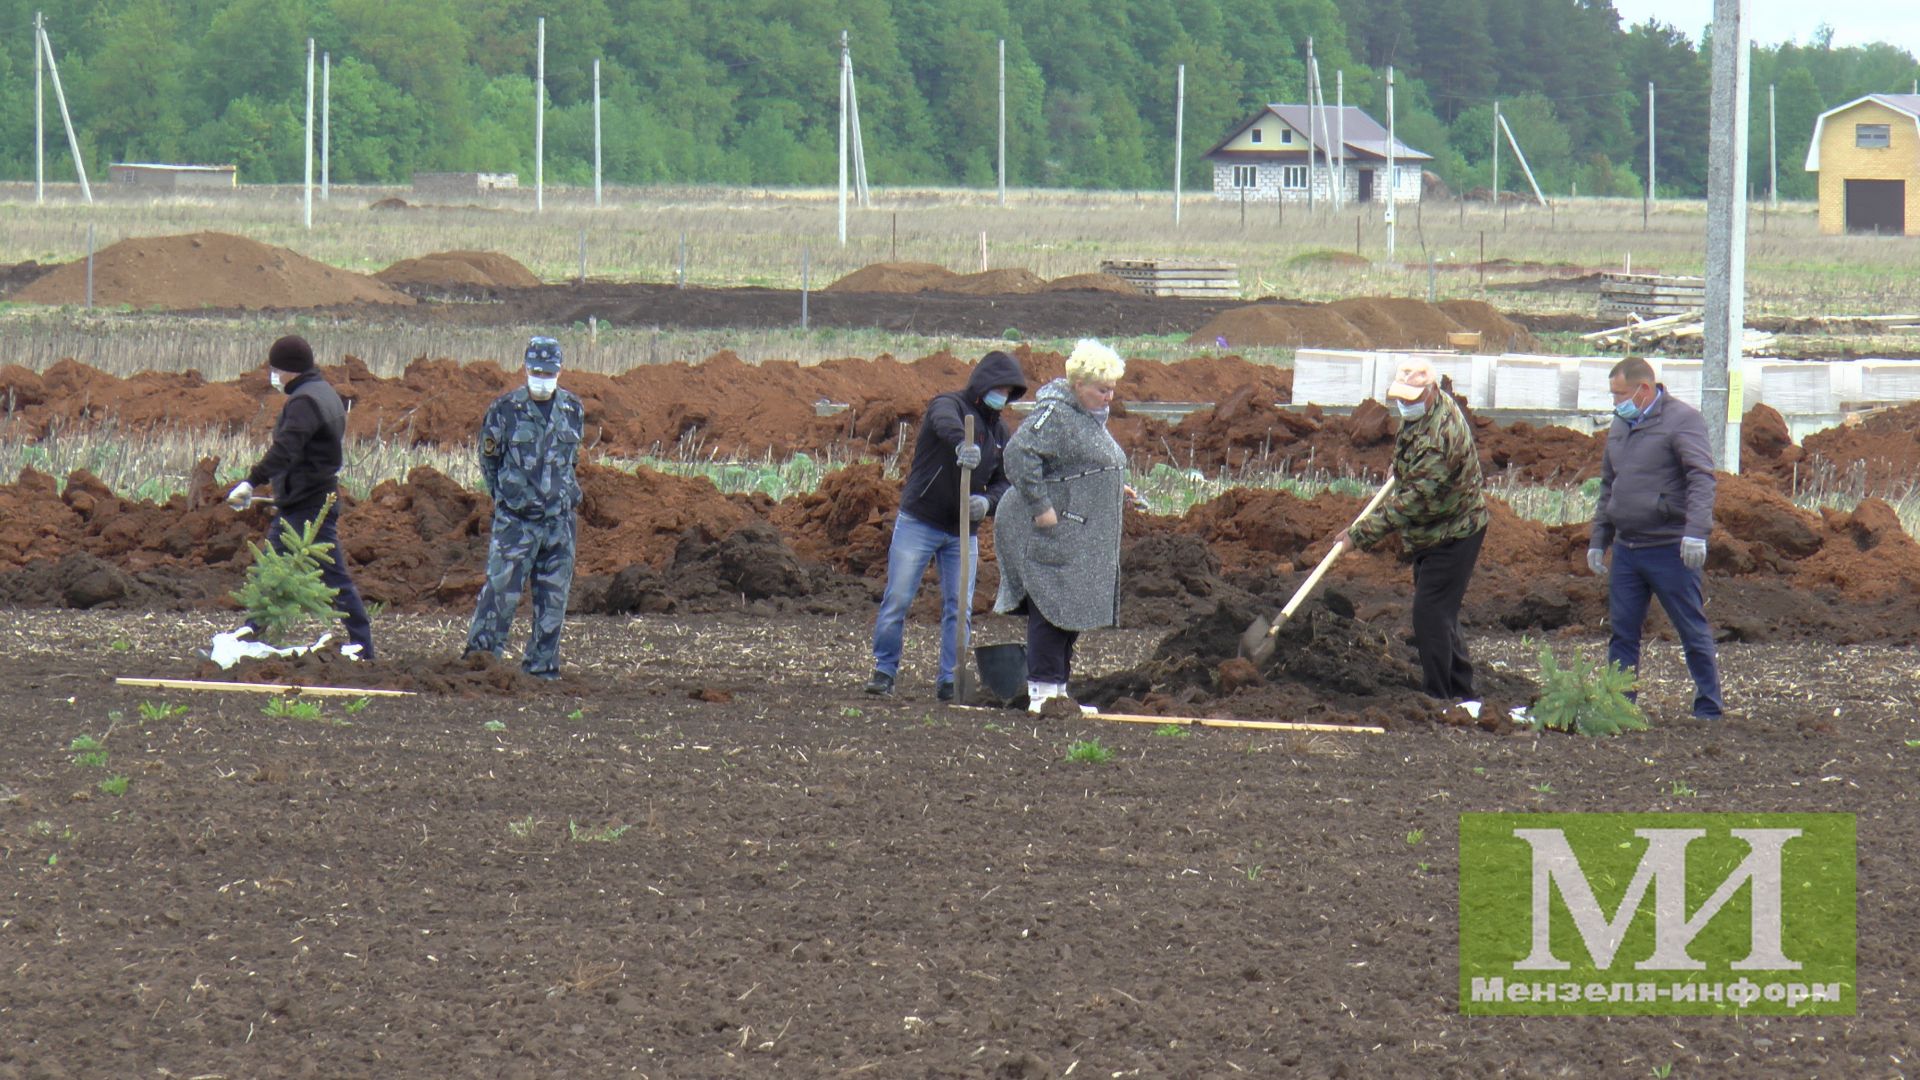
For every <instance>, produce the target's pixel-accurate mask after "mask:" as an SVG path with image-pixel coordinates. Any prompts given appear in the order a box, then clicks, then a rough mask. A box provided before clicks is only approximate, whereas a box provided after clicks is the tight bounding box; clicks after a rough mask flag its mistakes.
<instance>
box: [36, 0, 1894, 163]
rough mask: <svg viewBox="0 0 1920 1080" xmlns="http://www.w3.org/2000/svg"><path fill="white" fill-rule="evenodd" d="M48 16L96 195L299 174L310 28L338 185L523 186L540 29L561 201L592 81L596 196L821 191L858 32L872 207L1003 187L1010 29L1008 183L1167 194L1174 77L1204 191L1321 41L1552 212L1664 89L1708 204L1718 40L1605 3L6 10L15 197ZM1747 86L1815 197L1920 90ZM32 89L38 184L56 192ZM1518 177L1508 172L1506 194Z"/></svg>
mask: <svg viewBox="0 0 1920 1080" xmlns="http://www.w3.org/2000/svg"><path fill="white" fill-rule="evenodd" d="M36 4H38V6H41V7H45V8H48V9H49V10H48V11H47V18H48V31H49V34H50V35H51V37H52V41H53V45H54V50H55V56H56V58H57V60H58V62H59V68H60V75H61V79H62V82H63V84H64V87H65V90H66V93H67V98H68V103H69V105H70V107H71V111H72V115H73V119H74V122H75V126H76V127H77V128H78V129H79V137H80V144H81V152H82V154H83V155H84V157H85V159H86V161H87V164H88V167H89V170H90V173H91V174H92V175H101V174H102V173H103V172H104V169H105V166H106V164H107V163H109V162H112V161H151V160H158V161H170V162H196V163H233V164H237V165H238V166H239V169H240V177H241V180H242V182H249V183H267V182H287V181H296V180H298V179H299V177H300V175H301V171H302V168H303V159H302V150H301V131H302V125H303V122H304V115H305V62H306V46H305V42H306V39H307V38H309V37H312V38H314V39H316V41H317V42H318V45H319V48H320V49H321V50H324V51H326V52H328V53H330V54H331V56H332V94H331V112H332V176H333V177H334V178H335V179H337V180H340V181H342V182H394V181H405V180H406V179H407V177H408V176H410V175H411V173H412V172H413V171H414V170H415V169H477V170H485V171H503V172H518V173H520V174H521V175H522V176H523V177H525V178H527V179H529V180H530V179H531V177H532V173H533V168H532V163H533V154H534V136H533V112H534V54H535V47H534V43H535V19H536V17H537V16H541V15H544V16H546V17H547V68H546V70H547V84H548V93H549V99H550V101H549V106H548V114H547V130H546V155H547V161H546V175H547V177H548V178H549V180H550V181H553V182H558V183H586V182H590V181H591V179H592V168H593V165H592V138H593V134H592V132H593V128H592V123H593V121H592V110H593V104H592V101H593V90H592V64H593V61H595V60H596V59H598V60H600V61H601V91H602V100H603V132H604V135H603V139H604V161H605V170H606V176H607V178H608V180H609V181H611V182H616V183H661V182H669V183H726V184H755V185H797V184H805V185H818V184H823V183H828V182H831V180H832V179H833V178H834V177H835V176H836V175H837V172H836V150H835V146H836V143H835V140H836V136H837V131H838V112H837V108H838V106H837V101H838V97H837V94H838V77H837V68H836V64H837V56H838V49H839V39H840V33H841V31H842V30H843V29H845V30H849V31H851V41H852V50H853V61H854V67H855V70H856V75H857V78H858V81H859V96H860V109H861V118H862V122H863V132H864V143H865V147H866V157H867V161H868V169H869V174H870V176H871V178H872V182H873V183H875V184H934V185H969V186H982V187H984V186H988V185H990V184H992V183H993V179H994V170H995V141H996V127H997V121H996V109H997V90H996V79H997V42H998V41H999V40H1000V39H1003V38H1004V39H1005V41H1006V65H1007V83H1008V108H1007V128H1008V130H1007V153H1008V169H1009V182H1010V183H1011V184H1014V185H1015V186H1044V187H1077V188H1112V189H1153V188H1167V187H1171V185H1172V175H1173V139H1172V134H1173V130H1174V124H1173V113H1174V107H1175V105H1174V101H1175V88H1174V84H1175V69H1176V66H1177V65H1180V64H1185V65H1186V70H1187V81H1186V126H1185V152H1186V153H1185V160H1186V166H1185V167H1186V174H1187V175H1186V181H1187V183H1188V184H1189V185H1202V186H1205V185H1207V184H1208V183H1209V179H1208V178H1209V176H1210V173H1209V167H1208V166H1207V165H1206V164H1205V163H1204V162H1203V161H1201V160H1200V157H1201V155H1202V154H1203V153H1205V151H1206V150H1207V149H1209V148H1210V147H1211V146H1212V145H1213V144H1214V143H1215V142H1216V141H1217V140H1218V139H1219V138H1220V137H1221V136H1222V135H1224V134H1225V133H1226V132H1227V131H1228V129H1229V128H1230V127H1231V126H1232V125H1233V124H1234V123H1236V122H1237V121H1239V120H1241V119H1243V118H1245V117H1247V116H1249V115H1251V114H1252V113H1253V112H1254V111H1255V110H1256V109H1258V108H1259V107H1260V105H1262V104H1263V103H1266V102H1284V101H1300V100H1304V98H1305V88H1306V63H1305V61H1306V52H1307V41H1308V39H1309V38H1311V39H1312V40H1313V43H1314V52H1315V54H1316V55H1317V56H1318V57H1319V60H1320V69H1321V72H1322V76H1323V79H1324V81H1325V83H1326V86H1327V88H1328V89H1327V93H1328V100H1329V103H1331V101H1332V99H1333V88H1334V86H1335V73H1336V72H1344V73H1345V80H1346V95H1347V100H1348V102H1349V103H1351V104H1358V105H1361V106H1364V107H1367V108H1368V109H1370V110H1372V111H1374V112H1375V114H1376V115H1379V116H1381V117H1382V119H1384V96H1385V89H1386V88H1385V82H1386V71H1387V68H1388V67H1389V66H1390V65H1391V66H1392V67H1394V68H1395V69H1396V97H1395V104H1396V113H1397V116H1398V122H1399V131H1400V134H1401V137H1402V139H1403V140H1404V141H1406V142H1408V143H1410V144H1412V145H1413V146H1415V147H1417V148H1419V149H1421V150H1425V151H1426V152H1428V153H1430V154H1433V155H1434V157H1435V162H1434V165H1433V169H1434V171H1436V172H1437V173H1439V174H1440V176H1441V177H1442V178H1443V179H1444V180H1445V181H1446V182H1447V183H1448V184H1450V185H1452V186H1453V187H1455V188H1456V189H1464V188H1471V187H1482V186H1485V185H1486V184H1487V183H1488V180H1489V173H1490V168H1489V158H1490V156H1491V153H1492V149H1493V127H1494V125H1493V119H1492V113H1493V103H1494V102H1495V101H1496V100H1497V101H1499V102H1500V109H1501V112H1502V113H1503V114H1504V115H1505V116H1506V117H1507V120H1508V123H1509V124H1510V125H1511V126H1512V128H1513V130H1514V133H1515V135H1516V136H1517V137H1518V138H1519V140H1520V143H1521V146H1522V148H1523V149H1524V150H1525V152H1526V155H1527V157H1528V159H1529V162H1530V163H1531V164H1532V166H1533V169H1534V172H1535V174H1536V176H1537V177H1538V179H1539V181H1540V184H1541V185H1542V187H1543V188H1545V189H1546V190H1547V191H1548V192H1549V193H1553V194H1564V193H1567V192H1568V191H1570V190H1571V189H1573V188H1574V187H1575V186H1576V185H1577V187H1578V190H1579V192H1580V193H1582V194H1595V195H1637V194H1640V193H1641V192H1642V190H1643V179H1644V176H1645V172H1646V138H1647V131H1646V126H1647V125H1646V115H1647V100H1646V99H1647V85H1648V84H1649V83H1652V84H1654V86H1655V87H1656V88H1657V91H1656V103H1657V108H1656V110H1655V115H1656V117H1657V139H1656V143H1655V145H1656V148H1657V152H1658V156H1659V160H1658V172H1657V176H1658V181H1659V185H1660V193H1661V194H1663V195H1679V196H1692V195H1699V194H1701V193H1703V191H1704V189H1705V184H1706V149H1707V130H1706V129H1707V114H1708V82H1709V72H1708V69H1709V62H1708V60H1709V58H1708V55H1707V49H1708V48H1709V46H1706V45H1701V46H1696V45H1695V43H1694V42H1693V41H1692V40H1690V32H1693V31H1697V29H1698V28H1676V27H1673V26H1669V25H1665V24H1661V23H1658V22H1651V21H1650V22H1648V23H1646V24H1643V25H1636V26H1626V25H1622V23H1621V20H1620V17H1619V15H1618V14H1617V13H1616V12H1615V11H1614V9H1613V6H1612V3H1611V2H1610V0H1346V2H1345V3H1336V2H1335V0H1025V2H1018V3H1016V2H1013V0H722V2H718V3H715V2H702V0H541V2H539V3H534V2H531V0H67V2H64V3H61V4H47V3H45V0H0V28H4V32H0V41H4V42H5V43H6V45H5V47H4V51H3V52H0V176H4V177H7V178H11V179H16V180H17V179H30V178H31V177H32V175H33V146H32V139H33V67H34V65H33V52H32V50H31V49H30V48H29V46H28V43H29V42H30V41H31V40H32V39H31V31H30V28H31V26H32V21H33V14H34V10H35V7H36ZM1695 36H1699V35H1697V34H1696V35H1695ZM1752 70H1753V114H1752V115H1753V123H1752V131H1753V136H1754V137H1753V143H1752V148H1753V149H1752V160H1751V162H1750V170H1749V175H1750V177H1751V178H1752V183H1753V185H1754V188H1755V190H1756V191H1758V192H1764V191H1765V185H1766V182H1767V176H1768V172H1767V160H1768V159H1767V153H1768V145H1767V132H1768V112H1767V108H1768V105H1767V90H1768V87H1769V86H1772V87H1774V90H1775V94H1776V100H1777V102H1778V114H1777V130H1778V132H1779V148H1778V153H1779V162H1780V184H1781V194H1782V195H1783V196H1787V197H1798V196H1806V195H1809V194H1810V193H1811V191H1812V178H1811V177H1810V176H1809V175H1808V174H1807V173H1805V172H1804V171H1803V168H1802V166H1803V163H1804V160H1805V155H1806V147H1807V141H1808V138H1809V136H1810V135H1811V132H1812V125H1813V120H1814V117H1816V116H1817V115H1818V114H1819V113H1820V112H1821V111H1823V110H1825V109H1827V108H1829V107H1831V106H1833V105H1836V104H1840V103H1843V102H1845V101H1849V100H1852V99H1853V98H1855V97H1858V96H1860V95H1862V94H1866V93H1872V92H1904V91H1907V90H1908V89H1909V88H1910V87H1911V86H1912V84H1913V82H1914V80H1915V79H1916V78H1920V64H1917V63H1916V61H1915V59H1914V57H1913V55H1912V54H1910V53H1908V52H1906V51H1905V50H1902V49H1898V48H1895V47H1893V46H1890V45H1881V44H1876V45H1869V46H1865V47H1849V48H1835V47H1833V46H1832V43H1831V34H1830V33H1825V32H1822V33H1816V34H1815V35H1814V37H1813V39H1812V40H1810V41H1808V42H1805V43H1794V44H1780V45H1767V46H1763V47H1759V48H1756V50H1755V52H1754V57H1753V69H1752ZM47 97H48V101H47V117H48V125H49V128H48V137H47V147H48V161H49V164H48V168H49V175H50V176H52V177H53V178H56V179H65V178H68V177H70V176H71V175H72V166H71V163H70V161H69V159H68V157H67V148H66V141H65V138H64V136H63V135H62V133H61V129H60V120H59V114H58V111H57V109H56V107H55V105H54V102H53V100H52V89H51V85H50V84H49V87H48V90H47ZM1503 158H1505V159H1507V160H1510V157H1509V156H1507V155H1504V154H1503ZM1524 183H1525V181H1524V179H1523V178H1522V177H1520V176H1518V175H1515V170H1514V169H1512V168H1511V167H1508V168H1503V169H1502V170H1501V186H1502V187H1505V188H1509V189H1514V188H1519V187H1523V186H1524Z"/></svg>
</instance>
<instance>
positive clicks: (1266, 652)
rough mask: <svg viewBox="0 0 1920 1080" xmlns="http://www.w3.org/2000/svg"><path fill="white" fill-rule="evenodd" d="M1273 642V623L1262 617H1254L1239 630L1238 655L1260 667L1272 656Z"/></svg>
mask: <svg viewBox="0 0 1920 1080" xmlns="http://www.w3.org/2000/svg"><path fill="white" fill-rule="evenodd" d="M1274 643H1275V638H1274V635H1273V624H1272V623H1271V622H1268V621H1267V620H1266V619H1264V618H1260V619H1255V620H1253V622H1251V623H1249V624H1248V625H1247V628H1246V629H1245V630H1242V631H1241V632H1240V656H1241V658H1242V659H1244V660H1250V661H1252V662H1253V665H1254V666H1255V667H1260V666H1262V665H1264V664H1265V663H1266V662H1267V661H1268V660H1270V659H1272V658H1273V647H1274Z"/></svg>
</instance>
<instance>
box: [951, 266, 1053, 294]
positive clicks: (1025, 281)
mask: <svg viewBox="0 0 1920 1080" xmlns="http://www.w3.org/2000/svg"><path fill="white" fill-rule="evenodd" d="M1046 287H1047V279H1046V278H1043V277H1041V276H1040V275H1039V274H1036V273H1034V272H1033V271H1031V270H1025V269H1021V268H1019V267H1009V268H1008V269H1005V270H982V271H981V272H979V273H977V274H962V275H960V276H958V277H953V278H948V279H947V280H945V281H942V282H940V283H939V284H937V285H935V286H933V288H935V289H937V290H939V291H940V292H949V293H961V294H963V295H966V296H1024V295H1027V294H1029V293H1037V292H1043V291H1045V289H1046Z"/></svg>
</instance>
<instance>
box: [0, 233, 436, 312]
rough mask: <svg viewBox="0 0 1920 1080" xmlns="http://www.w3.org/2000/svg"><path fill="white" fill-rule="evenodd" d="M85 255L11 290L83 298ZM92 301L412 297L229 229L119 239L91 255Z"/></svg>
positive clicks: (30, 298) (224, 302)
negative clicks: (222, 231)
mask: <svg viewBox="0 0 1920 1080" xmlns="http://www.w3.org/2000/svg"><path fill="white" fill-rule="evenodd" d="M86 295H87V265H86V261H85V260H84V259H83V260H80V261H78V262H71V263H67V264H65V265H63V266H60V267H59V268H57V269H55V270H53V271H51V272H50V273H48V274H46V275H45V276H43V277H41V278H39V279H38V280H36V281H34V282H33V283H32V284H30V285H28V286H26V287H25V288H23V289H21V290H20V291H19V292H17V293H15V294H14V295H13V297H12V299H14V300H18V301H20V302H22V303H29V304H78V303H83V302H85V300H86ZM93 298H94V302H95V303H97V304H104V305H109V306H110V305H114V304H127V305H130V306H132V307H136V308H162V309H165V310H169V311H190V310H196V309H200V308H245V309H258V308H308V307H328V306H331V305H335V304H363V303H364V304H411V303H413V302H414V300H413V298H412V297H410V296H408V295H406V294H405V293H401V292H396V291H394V290H393V289H390V288H388V287H387V286H386V285H384V284H382V283H380V282H378V281H375V280H373V279H372V278H368V277H365V276H363V275H360V274H356V273H353V272H352V271H350V270H341V269H338V268H336V267H332V266H328V265H326V264H325V263H320V262H315V261H314V260H312V259H309V258H307V257H306V256H304V255H300V254H298V253H296V252H293V251H289V250H287V249H286V248H279V247H270V246H268V245H266V244H262V243H260V242H259V241H257V240H249V239H247V238H246V237H243V236H232V235H229V234H227V233H217V232H200V233H193V234H191V235H187V236H149V237H136V238H132V239H127V240H122V241H120V242H119V243H117V244H114V245H113V246H111V247H108V248H107V249H105V250H103V251H101V252H99V253H97V254H96V255H95V256H94V263H93Z"/></svg>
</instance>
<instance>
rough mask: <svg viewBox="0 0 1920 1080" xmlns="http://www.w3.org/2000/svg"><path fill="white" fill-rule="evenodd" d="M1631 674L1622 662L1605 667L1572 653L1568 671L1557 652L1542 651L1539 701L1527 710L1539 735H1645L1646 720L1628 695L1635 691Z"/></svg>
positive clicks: (1580, 654) (1580, 651) (1582, 653)
mask: <svg viewBox="0 0 1920 1080" xmlns="http://www.w3.org/2000/svg"><path fill="white" fill-rule="evenodd" d="M1633 687H1634V677H1633V672H1631V671H1628V670H1626V669H1625V668H1623V667H1621V666H1620V665H1619V663H1618V662H1609V663H1607V664H1606V665H1605V666H1604V667H1603V666H1600V665H1599V664H1596V663H1595V662H1594V661H1592V660H1589V659H1588V658H1587V655H1586V652H1585V651H1584V650H1582V649H1577V648H1576V649H1574V650H1573V657H1572V659H1571V660H1569V661H1568V663H1567V666H1566V667H1561V666H1560V663H1559V661H1558V660H1557V659H1556V658H1555V657H1554V655H1553V650H1552V649H1551V648H1547V647H1545V646H1542V647H1541V649H1540V697H1539V698H1538V699H1537V700H1536V701H1534V703H1533V706H1532V707H1531V708H1530V709H1529V710H1528V722H1529V723H1531V724H1532V725H1533V727H1534V729H1535V730H1539V729H1541V728H1551V729H1553V730H1555V731H1577V732H1579V733H1580V734H1582V735H1591V736H1599V735H1618V734H1620V733H1621V732H1623V731H1645V730H1647V718H1646V714H1644V713H1642V712H1641V711H1640V706H1639V705H1637V704H1635V703H1634V701H1633V699H1632V698H1629V697H1628V696H1627V694H1628V693H1629V692H1630V691H1632V690H1633Z"/></svg>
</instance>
